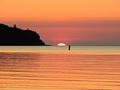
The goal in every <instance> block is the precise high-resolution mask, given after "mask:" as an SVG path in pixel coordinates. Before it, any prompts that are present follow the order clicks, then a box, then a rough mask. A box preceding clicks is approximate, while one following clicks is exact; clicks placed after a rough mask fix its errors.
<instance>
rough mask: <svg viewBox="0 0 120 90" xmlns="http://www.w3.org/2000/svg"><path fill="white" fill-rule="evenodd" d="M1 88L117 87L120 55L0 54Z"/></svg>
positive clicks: (97, 89) (119, 84)
mask: <svg viewBox="0 0 120 90" xmlns="http://www.w3.org/2000/svg"><path fill="white" fill-rule="evenodd" d="M0 90H120V56H119V55H67V54H57V55H54V54H51V55H49V54H33V53H0Z"/></svg>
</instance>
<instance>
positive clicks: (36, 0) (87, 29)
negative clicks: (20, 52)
mask: <svg viewBox="0 0 120 90" xmlns="http://www.w3.org/2000/svg"><path fill="white" fill-rule="evenodd" d="M99 20H101V21H99ZM94 21H95V22H94ZM0 22H1V23H5V24H8V25H12V26H13V24H17V26H18V27H20V28H30V29H32V30H35V31H37V32H38V33H39V34H40V36H41V38H42V39H43V40H45V42H46V43H48V44H52V45H56V44H57V43H60V42H64V43H67V44H71V45H80V44H82V43H85V44H87V45H96V44H97V45H98V44H99V45H105V44H107V45H108V44H109V45H110V44H111V45H120V43H119V42H120V37H119V36H120V35H119V34H120V0H0ZM43 22H44V23H43ZM78 22H80V24H79V23H78ZM96 23H97V24H96ZM61 24H62V25H61ZM65 24H66V25H68V26H67V27H66V26H64V25H65ZM76 24H78V25H79V27H76ZM89 24H90V25H89ZM41 25H43V26H41ZM56 25H58V26H56ZM71 25H73V28H71ZM91 25H92V26H91Z"/></svg>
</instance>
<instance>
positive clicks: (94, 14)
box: [0, 0, 120, 21]
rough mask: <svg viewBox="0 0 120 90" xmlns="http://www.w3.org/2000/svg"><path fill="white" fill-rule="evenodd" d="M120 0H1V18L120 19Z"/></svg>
mask: <svg viewBox="0 0 120 90" xmlns="http://www.w3.org/2000/svg"><path fill="white" fill-rule="evenodd" d="M119 4H120V0H0V20H9V21H21V20H24V21H72V20H89V19H95V20H96V19H97V20H98V19H120V5H119Z"/></svg>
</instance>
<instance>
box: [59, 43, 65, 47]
mask: <svg viewBox="0 0 120 90" xmlns="http://www.w3.org/2000/svg"><path fill="white" fill-rule="evenodd" d="M57 46H60V47H62V46H66V44H65V43H59V44H57Z"/></svg>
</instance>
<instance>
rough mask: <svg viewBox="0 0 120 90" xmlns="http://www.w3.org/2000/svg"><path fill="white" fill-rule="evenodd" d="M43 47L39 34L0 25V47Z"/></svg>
mask: <svg viewBox="0 0 120 90" xmlns="http://www.w3.org/2000/svg"><path fill="white" fill-rule="evenodd" d="M2 45H4V46H9V45H10V46H27V45H28V46H44V45H45V43H44V42H43V41H42V40H41V39H40V36H39V34H37V33H36V32H34V31H32V30H22V29H20V28H17V27H16V25H14V27H9V26H7V25H5V24H0V46H2Z"/></svg>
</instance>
